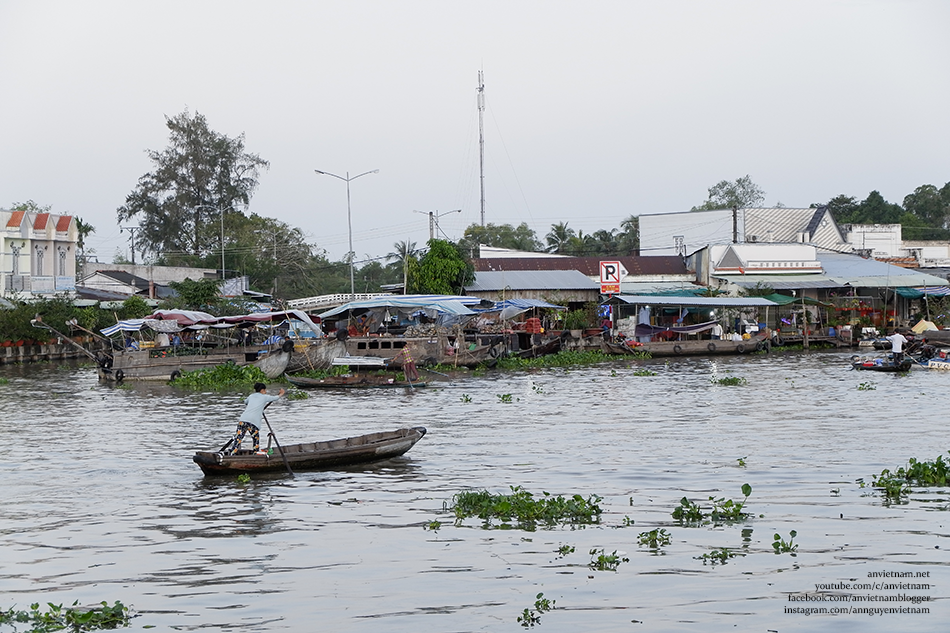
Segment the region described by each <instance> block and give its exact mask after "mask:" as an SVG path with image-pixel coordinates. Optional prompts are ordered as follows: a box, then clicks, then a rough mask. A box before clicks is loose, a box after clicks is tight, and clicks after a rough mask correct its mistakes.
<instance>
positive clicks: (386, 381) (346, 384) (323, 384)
mask: <svg viewBox="0 0 950 633" xmlns="http://www.w3.org/2000/svg"><path fill="white" fill-rule="evenodd" d="M287 380H288V382H290V384H292V385H293V386H295V387H300V388H301V389H386V388H390V389H395V388H399V387H405V388H407V389H408V388H415V387H425V386H426V384H427V383H424V382H417V381H413V382H409V381H406V380H399V379H397V378H393V377H391V376H383V375H378V374H349V375H346V376H327V377H326V378H306V377H304V376H287Z"/></svg>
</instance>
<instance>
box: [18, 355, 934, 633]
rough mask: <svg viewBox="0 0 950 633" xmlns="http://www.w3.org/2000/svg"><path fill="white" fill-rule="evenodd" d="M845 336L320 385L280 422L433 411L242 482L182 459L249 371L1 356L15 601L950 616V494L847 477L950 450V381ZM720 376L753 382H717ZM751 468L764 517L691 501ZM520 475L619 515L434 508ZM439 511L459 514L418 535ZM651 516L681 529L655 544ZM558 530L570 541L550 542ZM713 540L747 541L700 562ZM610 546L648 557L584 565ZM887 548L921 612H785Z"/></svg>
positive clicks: (294, 615) (292, 615) (909, 621)
mask: <svg viewBox="0 0 950 633" xmlns="http://www.w3.org/2000/svg"><path fill="white" fill-rule="evenodd" d="M846 359H847V355H844V354H837V353H812V354H787V355H772V356H756V357H735V358H721V359H683V360H675V361H670V362H669V363H666V362H664V361H662V360H658V361H648V362H645V363H642V365H641V366H645V367H649V368H651V369H652V370H654V371H656V372H657V375H656V376H634V375H632V370H631V369H630V367H631V363H630V362H625V363H624V362H618V363H614V364H608V365H602V366H597V367H593V368H583V369H572V370H569V371H565V370H548V371H539V372H530V373H528V372H519V373H510V374H509V373H490V374H488V375H486V376H483V377H464V378H460V379H455V380H451V381H447V380H444V379H440V380H441V382H438V383H435V386H436V388H431V387H430V388H427V389H417V390H415V391H413V392H410V391H408V390H398V391H387V390H368V391H365V392H333V393H329V392H327V393H320V392H313V393H312V397H311V398H310V399H309V400H303V401H293V402H282V403H279V405H278V406H274V407H271V408H270V409H269V410H268V411H269V414H268V417H269V419H270V421H271V423H272V424H273V425H274V427H275V431H276V432H277V434H278V438H279V439H280V440H281V441H282V442H283V443H288V444H289V443H292V442H295V441H306V440H311V441H312V440H321V439H330V438H333V437H344V436H349V435H359V434H362V433H365V432H371V431H377V430H389V429H394V428H398V427H401V426H412V425H420V424H421V425H424V426H426V427H427V428H428V429H429V434H428V435H426V437H425V438H424V439H423V440H422V441H421V442H420V443H419V444H417V445H416V446H415V448H413V450H412V451H410V452H409V453H408V454H407V455H406V457H404V458H401V459H398V460H392V461H390V462H385V463H383V464H379V465H376V466H370V467H365V468H359V469H350V470H347V471H336V472H319V473H300V474H298V476H297V478H296V479H293V480H290V479H287V478H284V477H276V478H270V479H257V480H255V481H253V482H252V483H251V484H249V485H246V486H242V485H240V484H238V483H237V482H236V480H234V479H232V478H224V479H221V478H214V479H210V478H209V479H206V478H203V477H202V475H201V472H200V470H198V468H197V467H196V466H195V465H194V464H193V463H192V462H191V454H192V453H193V452H194V450H196V449H207V448H211V447H216V446H220V445H222V444H223V443H224V442H225V441H226V440H227V437H228V436H229V434H230V433H231V432H232V430H233V427H234V421H235V420H236V418H237V416H238V415H239V414H240V412H241V410H242V408H243V407H242V404H241V402H240V400H241V398H242V397H243V395H244V394H237V393H223V394H222V393H194V392H189V391H183V390H178V389H173V388H170V387H167V386H164V385H134V386H132V387H131V388H128V389H115V388H110V387H107V386H104V385H100V384H98V382H97V380H96V376H95V372H94V370H93V369H89V368H68V367H58V366H55V365H37V366H25V367H0V377H5V378H6V379H7V380H8V382H7V383H6V384H2V385H0V410H2V411H3V418H4V420H5V422H6V424H5V425H4V426H5V430H6V434H5V435H6V437H5V440H6V441H5V442H4V443H3V447H2V448H0V456H2V460H0V477H2V485H3V486H2V488H3V493H4V494H3V498H2V499H3V503H2V504H0V547H2V549H0V551H2V561H0V595H2V596H3V599H2V601H0V608H7V607H9V606H11V605H12V604H13V603H16V604H17V605H18V607H19V608H25V606H26V605H27V604H29V603H30V602H32V601H39V602H46V601H51V602H68V603H72V602H73V601H74V600H77V599H78V600H80V602H82V603H91V602H98V601H101V600H108V601H110V602H111V601H113V600H117V599H118V600H121V601H122V602H124V603H126V604H131V605H132V606H133V608H134V610H135V611H136V612H137V613H139V614H140V617H138V618H136V619H135V620H134V621H133V624H132V626H131V629H132V630H144V629H145V627H155V628H156V629H157V630H168V629H171V628H174V629H177V630H192V629H210V630H230V631H286V630H293V631H310V630H327V631H499V630H511V631H515V630H521V627H520V626H519V625H518V623H517V622H516V618H517V616H518V615H520V614H521V612H522V611H523V610H524V609H525V608H533V606H534V601H535V596H536V595H537V594H538V593H544V597H546V598H548V599H551V600H556V606H557V609H556V610H554V611H552V612H549V613H545V614H543V615H542V617H541V624H540V626H541V627H542V628H541V629H540V630H542V631H548V632H551V631H638V630H640V631H647V630H649V631H696V630H700V629H703V630H725V629H727V628H728V629H730V630H746V631H766V630H769V629H771V630H774V631H781V632H783V633H784V632H785V631H816V630H826V631H832V630H834V631H893V630H915V631H937V630H947V629H946V626H947V625H946V615H947V613H948V609H947V602H946V596H947V587H948V580H950V571H948V562H950V561H948V556H947V549H948V548H950V540H948V539H947V535H948V534H950V528H948V505H950V499H948V494H947V492H948V491H947V490H944V489H929V490H928V489H919V490H918V491H916V492H914V493H913V494H912V495H911V498H910V502H909V503H908V504H906V505H894V506H890V507H888V506H885V505H883V504H882V503H881V498H880V497H879V496H877V495H869V494H868V492H869V491H868V490H867V489H863V490H862V489H860V488H859V487H858V486H857V485H856V484H855V480H856V479H857V478H859V477H864V478H866V479H868V480H869V481H870V475H871V474H873V473H879V472H880V471H881V469H882V468H885V467H889V468H892V469H893V468H894V467H896V466H899V465H903V464H905V463H906V461H907V459H908V458H909V457H917V458H921V459H934V458H935V457H936V456H937V455H938V454H945V453H946V451H947V449H948V448H950V442H948V434H947V422H946V411H947V410H948V395H947V394H948V389H947V386H948V383H950V376H948V375H947V374H945V373H939V372H927V371H924V370H920V371H913V372H911V373H910V374H909V375H907V376H904V377H898V376H894V375H886V374H875V373H870V372H868V373H863V372H855V371H851V370H850V369H849V368H848V365H847V363H846ZM727 376H738V377H743V378H746V379H748V381H749V384H748V386H744V387H724V386H718V385H713V384H711V381H710V380H711V378H714V377H716V378H718V377H727ZM861 383H871V384H872V385H873V386H874V387H876V388H875V389H873V390H858V388H857V387H858V385H859V384H861ZM503 394H511V396H512V402H511V403H510V404H505V403H503V402H501V399H500V398H499V395H503ZM464 396H468V398H470V400H471V401H470V402H465V400H467V399H468V398H465V397H464ZM740 457H742V458H744V459H745V462H746V464H747V467H745V468H741V467H739V465H738V462H737V458H740ZM746 482H748V483H750V484H751V485H752V487H753V493H752V496H751V497H750V499H749V503H748V506H747V508H748V509H749V510H750V511H751V512H753V513H754V514H755V515H756V518H755V519H753V520H751V521H749V522H748V523H747V524H744V525H732V526H721V527H699V528H685V527H679V526H677V525H675V524H673V522H672V519H671V517H670V512H671V511H672V510H673V508H674V507H675V506H676V505H677V503H678V502H679V499H680V498H681V497H683V496H684V495H686V496H688V497H690V498H691V499H693V500H696V501H705V500H706V498H707V497H708V496H710V495H716V496H717V497H719V496H725V497H731V498H735V499H739V498H741V493H740V487H741V486H742V484H743V483H746ZM512 485H520V486H523V487H524V488H525V489H527V490H529V491H531V492H534V493H538V494H539V493H540V492H542V491H548V492H550V493H552V494H563V495H571V494H574V493H579V494H582V495H583V496H585V497H586V496H588V495H589V494H597V495H600V496H601V497H603V501H602V502H601V506H602V507H603V508H604V510H605V514H604V517H603V525H601V526H596V527H589V528H587V529H580V530H571V529H569V528H557V529H545V530H538V531H536V532H526V531H521V530H483V529H481V528H480V526H479V522H478V520H477V519H474V520H473V519H470V520H468V521H466V523H465V524H464V525H463V526H462V527H455V526H454V525H452V519H451V517H450V516H449V515H447V514H444V513H443V504H445V503H449V502H451V498H452V495H453V494H455V493H456V492H459V491H462V490H466V489H470V488H487V489H489V490H490V491H492V492H495V493H506V492H508V487H509V486H512ZM834 490H838V491H839V492H837V493H835V492H833V491H834ZM631 500H632V504H633V505H632V506H631ZM760 514H761V515H764V516H762V517H759V516H758V515H760ZM625 517H629V518H630V519H632V520H633V521H635V524H634V525H633V526H629V527H624V522H625ZM433 520H441V521H442V522H443V526H442V528H441V529H439V530H438V531H435V532H433V531H426V530H424V529H423V525H425V524H427V523H428V522H430V521H433ZM658 527H660V528H665V529H667V530H668V531H669V532H670V533H671V534H672V537H673V542H672V544H671V545H669V546H667V547H665V548H663V549H662V550H661V552H660V553H659V554H656V553H652V552H651V551H649V550H648V549H646V548H644V547H639V546H638V545H637V536H638V534H639V533H640V532H643V531H647V530H651V529H654V528H658ZM743 528H752V532H751V535H749V534H748V533H746V538H745V539H744V538H743V532H742V530H743ZM790 530H797V531H798V537H797V538H796V542H797V543H799V545H800V547H799V552H798V555H797V556H796V557H792V556H790V555H788V554H783V555H776V554H774V553H773V551H772V547H771V543H772V535H773V534H774V533H776V532H779V533H781V534H782V535H783V536H785V537H786V538H787V536H788V532H789V531H790ZM561 545H570V546H573V547H575V552H574V553H573V554H569V555H567V556H565V557H563V558H559V557H558V556H557V553H556V550H557V549H558V547H559V546H561ZM719 547H733V548H742V547H744V548H745V551H746V552H747V553H748V555H747V556H745V557H743V558H735V559H733V560H731V561H730V562H729V563H728V564H726V565H722V566H719V565H717V566H709V565H706V566H704V565H703V563H702V561H700V560H696V559H695V558H694V557H696V556H701V555H702V554H704V553H706V552H708V551H710V550H711V549H712V548H719ZM593 548H597V549H601V548H603V549H604V550H606V552H607V553H610V552H612V551H614V550H617V551H618V552H624V553H625V555H626V556H627V557H628V558H629V559H630V561H629V562H626V563H622V564H621V565H620V567H619V568H618V570H617V572H616V573H614V572H604V571H596V572H595V571H591V570H589V569H588V568H587V563H588V562H590V560H591V557H590V556H589V555H588V552H589V551H590V550H591V549H593ZM871 571H892V572H906V571H913V572H916V571H928V572H930V580H929V581H930V582H931V583H932V585H933V589H932V590H930V591H923V592H920V591H918V592H908V593H917V594H920V595H929V596H931V597H932V598H934V599H935V600H936V601H935V602H931V603H929V604H927V605H924V606H929V607H930V611H931V612H930V615H906V614H904V615H884V616H874V617H869V616H867V615H861V616H859V615H854V614H852V615H844V616H829V615H812V616H804V615H800V614H789V613H786V612H785V608H786V607H801V606H810V607H839V606H848V604H847V603H814V602H812V603H803V602H798V603H794V602H789V601H788V594H789V593H792V592H805V591H814V589H815V587H814V585H815V583H837V582H856V581H858V582H860V581H866V579H867V576H868V572H871ZM918 582H919V581H918ZM856 593H863V594H869V593H870V594H874V593H877V594H886V595H894V594H896V593H900V592H895V591H877V592H874V591H870V592H856ZM869 604H870V606H886V607H893V606H911V605H910V604H909V603H902V604H895V603H877V604H876V605H875V604H873V603H869ZM851 606H869V605H854V604H852V605H851ZM641 623H642V624H641Z"/></svg>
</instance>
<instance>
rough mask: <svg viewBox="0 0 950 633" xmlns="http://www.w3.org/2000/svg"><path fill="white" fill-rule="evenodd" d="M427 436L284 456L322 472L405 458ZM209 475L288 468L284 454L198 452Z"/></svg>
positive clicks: (297, 450) (303, 447) (408, 433)
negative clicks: (405, 454)
mask: <svg viewBox="0 0 950 633" xmlns="http://www.w3.org/2000/svg"><path fill="white" fill-rule="evenodd" d="M425 434H426V429H425V427H422V426H416V427H413V428H410V429H397V430H395V431H385V432H381V433H368V434H366V435H359V436H357V437H347V438H343V439H339V440H329V441H326V442H310V443H304V444H291V445H289V446H283V447H282V448H283V451H284V456H285V457H286V458H287V463H288V464H290V467H291V469H293V470H295V471H296V470H321V469H332V468H338V467H341V466H351V465H354V464H364V463H368V462H376V461H381V460H384V459H390V458H392V457H399V456H400V455H403V454H404V453H405V452H406V451H408V450H409V449H410V448H412V447H413V446H415V444H416V442H418V441H419V440H421V439H422V436H423V435H425ZM192 459H193V460H194V462H195V463H196V464H198V466H199V467H200V468H201V470H202V471H203V472H204V474H205V475H236V474H240V473H263V472H269V471H281V470H284V469H285V468H286V467H285V466H284V461H283V459H281V456H280V452H279V451H278V450H277V449H276V448H275V449H274V450H273V451H271V453H270V454H266V455H259V454H256V453H251V452H250V451H239V452H238V453H236V454H234V455H226V454H224V453H222V452H206V451H198V452H197V453H195V456H194V457H193V458H192Z"/></svg>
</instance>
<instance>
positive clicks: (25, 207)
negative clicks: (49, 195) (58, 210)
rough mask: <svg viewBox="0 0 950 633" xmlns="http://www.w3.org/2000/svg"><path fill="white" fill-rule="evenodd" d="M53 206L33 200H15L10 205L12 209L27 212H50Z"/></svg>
mask: <svg viewBox="0 0 950 633" xmlns="http://www.w3.org/2000/svg"><path fill="white" fill-rule="evenodd" d="M52 208H53V207H52V206H51V205H48V204H43V205H41V204H37V203H36V202H34V201H33V200H27V201H26V202H14V203H13V205H12V206H11V207H10V210H11V211H25V212H27V213H49V212H50V209H52Z"/></svg>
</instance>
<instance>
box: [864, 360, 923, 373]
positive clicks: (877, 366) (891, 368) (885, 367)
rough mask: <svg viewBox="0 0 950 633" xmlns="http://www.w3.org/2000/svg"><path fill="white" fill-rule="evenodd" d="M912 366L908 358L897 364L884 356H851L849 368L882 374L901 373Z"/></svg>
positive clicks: (912, 362)
mask: <svg viewBox="0 0 950 633" xmlns="http://www.w3.org/2000/svg"><path fill="white" fill-rule="evenodd" d="M913 366H914V360H913V359H912V358H910V357H908V356H905V357H904V358H903V359H901V362H900V363H899V364H895V363H894V359H893V358H889V357H884V356H852V357H851V367H852V368H853V369H860V370H864V371H882V372H892V373H896V372H901V371H910V368H911V367H913Z"/></svg>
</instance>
